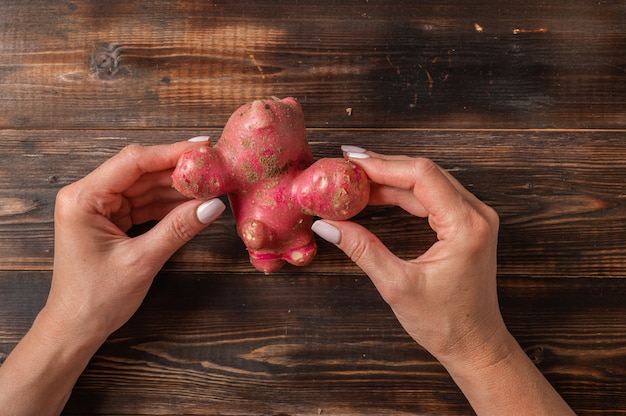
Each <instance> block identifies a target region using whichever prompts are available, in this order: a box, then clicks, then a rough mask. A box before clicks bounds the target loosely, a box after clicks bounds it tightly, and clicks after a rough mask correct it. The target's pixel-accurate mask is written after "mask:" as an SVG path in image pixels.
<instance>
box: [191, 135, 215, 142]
mask: <svg viewBox="0 0 626 416" xmlns="http://www.w3.org/2000/svg"><path fill="white" fill-rule="evenodd" d="M209 140H211V138H210V137H209V136H196V137H192V138H191V139H189V140H187V141H188V142H194V143H203V142H208V141H209Z"/></svg>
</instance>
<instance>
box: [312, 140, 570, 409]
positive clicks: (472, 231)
mask: <svg viewBox="0 0 626 416" xmlns="http://www.w3.org/2000/svg"><path fill="white" fill-rule="evenodd" d="M346 149H347V150H348V152H347V153H346V156H347V157H348V158H349V159H350V160H352V161H353V163H355V164H357V165H359V166H360V167H362V168H363V170H365V173H366V174H367V175H368V177H369V178H370V179H371V180H372V188H371V195H370V201H369V203H370V205H396V206H399V207H401V208H403V209H405V210H406V211H407V212H409V213H410V214H412V215H416V216H419V217H424V218H427V219H428V222H429V224H430V226H431V228H432V229H433V230H434V231H435V232H436V234H437V240H438V241H437V242H436V243H435V244H433V245H432V246H431V247H430V248H429V249H428V250H427V251H426V252H425V253H423V254H421V255H419V256H418V257H416V258H414V259H412V260H408V261H405V260H402V259H400V258H398V257H396V256H395V255H394V254H393V253H391V252H390V251H389V250H388V249H387V247H385V246H384V245H383V244H382V242H381V241H380V240H379V239H378V238H377V237H376V236H375V235H374V234H372V233H371V232H370V231H368V230H367V229H365V228H363V227H362V226H360V225H358V224H355V223H353V222H349V221H327V220H324V221H318V222H316V223H315V224H314V226H313V230H314V231H315V232H316V233H318V234H319V235H320V236H322V237H323V238H326V239H327V240H328V241H330V242H332V243H334V244H336V245H337V246H338V247H339V248H340V249H341V250H343V251H344V252H345V253H346V254H347V255H348V256H349V257H350V258H351V259H352V261H354V262H355V263H356V264H357V265H358V266H360V267H361V268H362V269H363V271H364V272H365V273H367V274H368V275H369V277H370V278H371V280H372V282H373V283H374V285H375V286H376V288H377V289H378V291H379V292H380V294H381V296H382V298H383V299H384V300H385V301H386V302H387V303H388V304H389V305H390V306H391V308H392V310H393V312H394V313H395V315H396V317H397V318H398V321H399V322H400V324H401V325H402V326H403V327H404V329H405V330H406V331H407V332H408V334H409V335H410V336H411V337H412V338H413V339H414V340H415V341H416V342H417V343H418V344H420V345H421V346H422V347H424V348H425V349H426V350H428V351H429V352H430V353H431V354H432V355H433V356H434V357H435V358H437V359H438V360H439V361H440V362H441V364H443V366H444V367H445V368H446V369H447V371H448V372H449V373H450V375H451V376H452V378H453V379H454V381H455V382H456V383H457V385H458V386H459V388H460V389H461V390H462V391H463V393H464V394H465V396H466V397H467V399H468V400H469V402H470V404H471V406H472V407H473V409H474V411H475V412H476V413H477V414H478V415H498V416H502V415H552V416H553V415H572V414H574V413H573V411H572V410H571V409H570V407H569V406H568V405H567V404H566V403H565V401H564V400H563V399H562V398H561V397H560V395H559V394H558V393H557V392H556V391H555V390H554V388H553V387H552V386H551V385H550V383H549V382H548V381H547V380H546V379H545V378H544V376H543V375H542V374H541V373H540V372H539V370H538V369H537V368H536V367H535V365H534V364H533V363H532V361H531V360H530V359H529V357H528V356H527V355H526V354H525V353H524V351H523V350H522V348H521V347H520V345H519V344H518V343H517V341H516V340H515V339H514V338H513V337H512V336H511V334H510V333H509V331H508V330H507V328H506V326H505V323H504V321H503V319H502V315H501V314H500V309H499V306H498V297H497V289H496V264H497V258H496V257H497V240H498V227H499V219H498V215H497V214H496V212H495V211H494V210H493V209H492V208H490V207H489V206H487V205H485V204H484V203H482V202H481V201H480V200H479V199H478V198H477V197H476V196H474V195H473V194H471V193H470V192H469V191H467V190H466V189H465V188H464V187H463V186H462V185H461V184H460V183H459V182H458V181H457V180H456V179H455V178H453V177H452V176H451V175H450V174H449V173H448V172H446V171H445V170H443V169H442V168H440V167H439V166H438V165H436V164H435V163H433V162H432V161H431V160H428V159H423V158H410V157H406V156H385V155H380V154H376V153H373V152H366V151H364V150H363V149H360V148H355V147H347V148H346ZM416 400H418V399H417V398H416Z"/></svg>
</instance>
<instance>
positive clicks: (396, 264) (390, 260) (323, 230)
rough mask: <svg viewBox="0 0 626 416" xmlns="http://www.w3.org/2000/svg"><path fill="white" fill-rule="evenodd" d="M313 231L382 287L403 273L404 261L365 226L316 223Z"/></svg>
mask: <svg viewBox="0 0 626 416" xmlns="http://www.w3.org/2000/svg"><path fill="white" fill-rule="evenodd" d="M311 228H312V230H313V232H315V233H316V234H317V235H319V236H320V237H321V238H323V239H324V240H326V241H328V242H329V243H332V244H335V245H336V246H337V247H339V248H340V249H341V250H342V251H343V252H344V253H346V255H348V257H350V259H351V260H352V261H353V262H355V263H356V264H357V266H359V267H360V268H361V269H362V270H363V271H364V272H365V273H366V274H367V275H368V276H369V277H370V279H372V282H374V285H376V287H378V288H379V290H380V289H381V288H382V286H383V285H389V284H390V283H391V282H390V280H391V279H393V278H394V277H395V276H398V273H400V272H402V271H403V270H404V261H402V260H401V259H399V258H398V257H396V255H395V254H393V253H392V252H391V251H389V249H388V248H387V247H386V246H385V245H384V244H383V243H382V242H381V241H380V240H379V239H378V237H376V236H375V235H374V234H372V233H371V232H370V231H369V230H367V229H366V228H365V227H363V226H361V225H359V224H356V223H353V222H350V221H330V220H318V221H316V222H315V223H314V224H313V226H312V227H311Z"/></svg>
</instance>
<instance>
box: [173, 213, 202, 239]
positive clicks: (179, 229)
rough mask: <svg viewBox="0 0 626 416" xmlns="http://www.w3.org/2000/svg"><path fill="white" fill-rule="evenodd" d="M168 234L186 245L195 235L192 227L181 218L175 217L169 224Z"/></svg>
mask: <svg viewBox="0 0 626 416" xmlns="http://www.w3.org/2000/svg"><path fill="white" fill-rule="evenodd" d="M169 234H170V235H173V236H174V238H176V239H177V240H179V241H180V242H181V243H186V242H188V241H189V240H191V239H192V238H193V236H194V235H195V234H196V233H195V230H194V227H193V226H192V225H191V224H190V223H189V221H186V220H185V219H184V218H182V217H181V216H178V215H177V216H175V217H174V218H172V220H171V221H170V223H169Z"/></svg>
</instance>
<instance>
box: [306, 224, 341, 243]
mask: <svg viewBox="0 0 626 416" xmlns="http://www.w3.org/2000/svg"><path fill="white" fill-rule="evenodd" d="M311 229H312V230H313V232H314V233H315V234H317V235H319V236H320V237H322V238H323V239H324V240H326V241H328V242H329V243H332V244H339V243H340V242H341V231H340V230H339V228H337V227H335V226H334V225H331V224H329V223H327V222H326V221H322V220H317V221H315V222H314V223H313V225H312V226H311Z"/></svg>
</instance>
